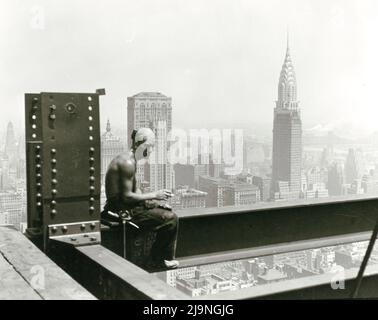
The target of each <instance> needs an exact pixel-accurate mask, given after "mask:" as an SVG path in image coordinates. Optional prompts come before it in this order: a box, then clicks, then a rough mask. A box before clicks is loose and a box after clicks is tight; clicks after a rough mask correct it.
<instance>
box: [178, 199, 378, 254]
mask: <svg viewBox="0 0 378 320" xmlns="http://www.w3.org/2000/svg"><path fill="white" fill-rule="evenodd" d="M177 214H178V216H179V235H178V244H177V256H178V257H187V256H195V255H203V254H210V253H215V252H221V251H229V250H240V249H246V248H254V247H263V246H267V245H276V244H280V243H290V242H295V241H304V240H311V239H319V238H324V237H332V236H341V235H348V234H354V233H360V232H367V231H371V230H372V229H373V227H374V223H375V220H376V219H377V218H378V199H376V198H355V199H347V200H345V199H342V200H340V199H337V200H336V201H332V202H330V201H329V200H328V201H321V202H317V203H305V202H299V203H298V204H295V205H292V204H291V205H290V204H285V205H282V204H273V205H272V206H269V204H267V205H260V206H254V207H244V208H214V209H186V210H181V211H178V212H177Z"/></svg>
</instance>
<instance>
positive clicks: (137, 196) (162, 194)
mask: <svg viewBox="0 0 378 320" xmlns="http://www.w3.org/2000/svg"><path fill="white" fill-rule="evenodd" d="M118 166H119V168H118V170H117V171H115V175H116V176H117V180H118V179H119V178H121V185H122V200H123V201H124V202H127V203H137V202H142V201H146V200H167V199H168V197H170V196H171V192H170V191H168V190H162V191H157V192H151V193H144V194H143V193H141V192H140V190H137V191H136V192H133V179H134V175H135V167H134V163H133V162H132V161H125V162H124V163H122V164H118ZM119 175H121V177H119ZM118 181H119V180H118ZM138 191H139V192H138Z"/></svg>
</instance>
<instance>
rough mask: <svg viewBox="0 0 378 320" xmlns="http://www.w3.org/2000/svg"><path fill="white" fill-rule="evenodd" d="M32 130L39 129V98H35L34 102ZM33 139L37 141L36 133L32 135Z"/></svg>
mask: <svg viewBox="0 0 378 320" xmlns="http://www.w3.org/2000/svg"><path fill="white" fill-rule="evenodd" d="M32 106H33V107H32V120H33V121H32V129H33V130H36V129H37V124H36V120H37V115H36V112H37V111H38V98H37V97H34V98H33V102H32ZM32 138H33V139H36V138H37V134H36V133H35V132H33V133H32Z"/></svg>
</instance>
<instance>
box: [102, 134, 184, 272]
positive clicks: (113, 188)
mask: <svg viewBox="0 0 378 320" xmlns="http://www.w3.org/2000/svg"><path fill="white" fill-rule="evenodd" d="M154 143H155V135H154V133H153V132H152V130H151V129H149V128H141V129H139V130H137V131H135V130H134V132H133V135H132V144H133V145H132V148H131V150H130V151H129V152H128V153H126V154H121V155H118V156H117V157H116V158H114V159H113V160H112V161H111V163H110V164H109V167H108V170H107V172H106V176H105V193H106V198H107V200H106V205H105V207H104V212H103V217H104V218H109V214H108V211H110V212H112V213H116V214H118V215H119V216H120V215H121V213H122V212H124V211H125V210H127V211H129V212H130V214H131V221H132V222H133V223H135V224H136V225H138V226H139V227H140V228H141V229H142V230H152V231H155V232H156V241H155V243H154V244H153V247H152V249H151V264H152V266H153V267H158V268H159V267H163V268H169V269H172V268H177V266H178V264H179V263H178V261H177V260H175V251H176V240H177V231H178V219H177V216H176V214H175V213H174V212H172V210H170V209H169V207H164V206H161V205H159V204H158V203H157V202H154V200H167V199H168V198H169V197H171V196H172V193H171V191H169V190H160V191H157V192H151V193H144V194H143V193H142V192H141V191H140V189H137V187H136V178H135V174H136V164H137V161H139V160H142V159H146V158H148V157H149V155H150V154H151V151H152V148H153V146H154Z"/></svg>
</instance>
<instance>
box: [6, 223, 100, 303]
mask: <svg viewBox="0 0 378 320" xmlns="http://www.w3.org/2000/svg"><path fill="white" fill-rule="evenodd" d="M0 254H1V255H3V256H4V258H5V259H6V260H7V261H8V262H9V263H10V264H11V265H12V267H13V268H14V269H15V270H16V271H17V273H19V274H20V275H21V276H22V277H23V278H24V279H25V281H26V282H27V283H28V284H29V286H32V287H33V288H34V290H35V291H36V292H37V293H38V294H39V295H40V296H41V297H42V298H43V299H46V300H92V299H95V297H94V296H93V295H92V294H90V293H89V292H88V291H87V290H85V289H84V288H83V287H82V286H81V285H80V284H78V283H77V282H76V281H75V280H73V279H72V278H71V277H70V276H69V275H68V274H67V273H65V272H64V271H63V270H62V269H60V268H59V267H58V266H57V265H56V264H55V263H54V262H53V261H52V260H51V259H49V258H48V257H47V256H46V255H45V254H44V253H43V252H41V251H40V250H39V249H38V248H37V247H36V246H35V245H34V244H33V243H32V242H30V241H29V240H28V239H27V238H26V237H25V236H24V235H23V234H22V233H20V232H18V231H17V230H15V229H13V228H9V227H0Z"/></svg>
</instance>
